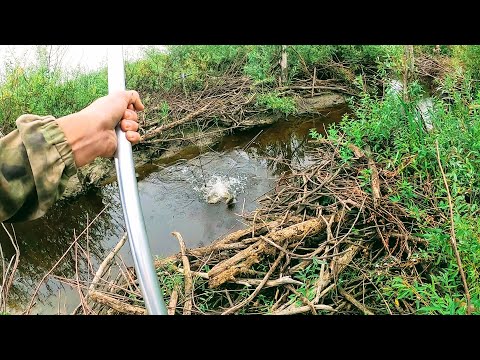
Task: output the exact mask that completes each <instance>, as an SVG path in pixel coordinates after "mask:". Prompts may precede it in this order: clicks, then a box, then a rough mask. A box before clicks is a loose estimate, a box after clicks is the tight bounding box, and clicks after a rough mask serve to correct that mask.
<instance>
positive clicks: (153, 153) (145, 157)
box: [62, 93, 345, 199]
mask: <svg viewBox="0 0 480 360" xmlns="http://www.w3.org/2000/svg"><path fill="white" fill-rule="evenodd" d="M295 100H296V107H297V114H296V115H297V116H303V115H312V114H320V113H322V112H325V111H328V109H329V108H334V107H338V106H342V105H345V96H343V95H342V94H338V93H324V94H320V95H315V96H312V97H308V98H304V97H296V98H295ZM282 118H285V115H283V114H271V113H270V114H269V113H259V114H255V115H252V116H250V117H247V118H245V119H244V120H242V121H241V122H239V123H237V124H234V125H232V124H230V126H225V124H227V123H228V122H226V121H224V122H223V124H222V123H221V124H220V125H218V126H214V127H210V128H208V129H205V130H199V127H198V126H197V127H191V128H189V129H181V130H180V133H179V131H178V129H177V128H176V127H172V128H171V129H169V130H168V131H165V132H164V133H162V134H160V133H159V134H158V136H157V137H156V138H155V137H154V138H153V140H152V138H149V142H148V144H147V145H146V146H145V145H143V146H142V145H139V146H137V147H136V148H134V152H133V155H134V161H135V165H136V167H142V166H144V165H145V164H148V163H149V162H151V161H152V159H153V158H155V159H166V158H172V157H175V155H176V154H178V153H179V152H181V151H182V149H184V148H185V147H188V146H193V147H196V148H198V149H199V150H200V151H202V150H203V149H206V148H208V147H211V146H213V145H214V144H217V143H218V142H219V141H220V140H221V139H222V138H223V137H224V136H225V135H227V134H230V133H232V132H234V131H242V130H245V129H250V128H253V127H256V126H265V125H271V124H274V123H276V122H277V121H279V120H280V119H282ZM190 120H192V121H193V120H195V117H194V116H192V118H191V119H190ZM209 120H210V119H202V118H199V119H197V121H204V122H207V121H209ZM222 125H223V126H222ZM148 134H149V132H148V131H147V132H146V134H145V135H148ZM160 135H162V138H159V137H160ZM115 179H116V172H115V164H114V161H113V160H112V159H103V158H97V159H96V160H95V161H94V162H93V163H92V164H89V165H87V166H84V167H83V168H81V169H78V171H77V175H74V176H72V177H71V179H70V180H69V182H68V185H67V187H66V190H65V192H64V194H63V195H62V199H69V198H72V197H75V196H77V195H79V194H81V193H83V192H85V191H87V190H88V189H90V188H91V187H95V186H101V185H105V184H108V183H110V182H112V181H115Z"/></svg>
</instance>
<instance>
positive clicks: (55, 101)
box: [0, 66, 107, 131]
mask: <svg viewBox="0 0 480 360" xmlns="http://www.w3.org/2000/svg"><path fill="white" fill-rule="evenodd" d="M63 75H64V74H62V73H60V72H49V71H48V70H47V69H46V68H44V67H31V68H22V67H20V66H16V67H14V68H12V69H10V70H9V71H7V73H6V80H5V82H4V83H3V84H1V85H0V127H4V128H5V130H6V131H9V130H11V129H12V128H13V126H14V122H15V120H16V119H17V117H18V116H20V115H22V114H27V113H33V114H38V115H53V116H55V117H61V116H64V115H67V114H70V113H72V112H76V111H79V110H81V109H82V108H84V107H85V106H87V105H88V104H89V103H91V102H92V101H93V100H95V99H96V98H98V97H100V96H103V95H106V93H107V76H106V75H107V74H106V71H100V72H96V73H91V74H88V75H87V74H77V76H76V77H75V78H74V79H70V80H66V79H65V76H63Z"/></svg>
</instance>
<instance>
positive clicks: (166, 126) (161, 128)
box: [140, 101, 212, 141]
mask: <svg viewBox="0 0 480 360" xmlns="http://www.w3.org/2000/svg"><path fill="white" fill-rule="evenodd" d="M211 103H212V101H210V102H209V103H208V104H206V105H205V106H203V107H202V108H200V109H198V110H196V111H193V112H191V113H190V114H188V115H187V116H184V117H183V118H181V119H180V120H177V121H172V122H171V123H168V124H164V125H161V126H159V127H158V128H156V129H153V130H151V131H149V132H148V133H147V134H145V135H143V136H142V137H141V138H140V141H145V140H149V139H151V138H153V137H155V136H157V135H158V134H160V133H161V132H162V131H165V130H170V129H173V128H174V127H177V126H179V125H182V124H185V123H187V122H189V121H190V120H192V119H194V118H195V117H197V116H198V115H200V114H202V113H203V112H205V111H206V110H207V109H208V107H209V106H210V105H211Z"/></svg>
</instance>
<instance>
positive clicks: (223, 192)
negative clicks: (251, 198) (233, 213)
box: [194, 175, 245, 204]
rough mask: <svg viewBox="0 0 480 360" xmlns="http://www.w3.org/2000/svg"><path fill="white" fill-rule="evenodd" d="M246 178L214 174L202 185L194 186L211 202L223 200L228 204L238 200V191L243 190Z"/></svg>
mask: <svg viewBox="0 0 480 360" xmlns="http://www.w3.org/2000/svg"><path fill="white" fill-rule="evenodd" d="M244 183H245V179H242V178H241V177H229V176H224V175H212V176H211V177H210V178H209V179H208V181H207V182H206V183H205V185H204V186H202V187H194V190H196V191H199V192H200V193H201V194H202V195H203V198H204V200H205V201H206V202H207V203H209V204H216V203H218V202H220V201H221V200H223V201H225V203H226V204H234V203H236V202H237V200H236V197H237V192H238V191H242V190H243V185H244Z"/></svg>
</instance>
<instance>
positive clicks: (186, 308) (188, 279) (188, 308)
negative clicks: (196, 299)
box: [172, 231, 193, 315]
mask: <svg viewBox="0 0 480 360" xmlns="http://www.w3.org/2000/svg"><path fill="white" fill-rule="evenodd" d="M172 235H173V236H175V237H176V238H177V240H178V243H179V244H180V252H181V253H182V263H183V268H184V277H185V303H184V305H183V315H191V313H192V289H193V286H192V283H193V282H192V273H191V271H190V263H189V261H188V257H187V249H186V246H185V242H184V241H183V238H182V235H181V234H180V233H179V232H176V231H173V232H172Z"/></svg>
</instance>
